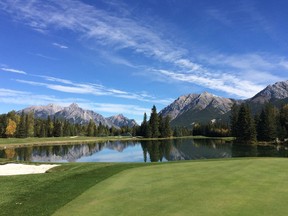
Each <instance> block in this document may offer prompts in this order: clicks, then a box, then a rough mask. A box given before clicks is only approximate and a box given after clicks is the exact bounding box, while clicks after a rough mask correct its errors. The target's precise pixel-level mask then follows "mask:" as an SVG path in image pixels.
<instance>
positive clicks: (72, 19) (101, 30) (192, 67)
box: [0, 0, 286, 101]
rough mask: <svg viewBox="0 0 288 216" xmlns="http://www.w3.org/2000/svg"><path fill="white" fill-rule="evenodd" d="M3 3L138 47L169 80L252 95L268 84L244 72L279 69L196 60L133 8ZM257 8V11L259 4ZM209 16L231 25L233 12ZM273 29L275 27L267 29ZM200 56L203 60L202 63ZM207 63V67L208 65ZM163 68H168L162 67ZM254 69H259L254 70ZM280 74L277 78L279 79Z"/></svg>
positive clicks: (30, 18)
mask: <svg viewBox="0 0 288 216" xmlns="http://www.w3.org/2000/svg"><path fill="white" fill-rule="evenodd" d="M115 4H117V3H115V2H114V3H113V5H114V6H115ZM0 7H1V8H2V10H5V11H6V12H8V13H11V14H12V15H15V16H13V17H14V19H16V20H17V21H19V22H23V21H24V22H25V24H26V25H28V26H30V27H31V28H33V29H35V30H37V31H40V32H41V31H43V32H47V31H48V32H49V31H53V30H59V29H64V30H69V31H71V32H74V33H76V34H78V35H79V37H80V38H81V40H87V41H90V40H91V41H93V42H96V43H97V45H100V46H103V47H105V48H111V50H113V51H114V52H116V53H117V52H120V51H130V52H131V51H132V53H133V54H135V55H141V56H142V57H145V58H149V59H153V60H156V61H157V64H156V65H157V67H158V68H156V69H153V71H154V72H155V71H158V72H159V74H161V75H162V76H166V78H169V79H173V80H178V81H181V82H188V83H192V84H197V85H201V86H204V87H207V88H210V89H214V90H219V91H223V92H226V93H228V94H231V95H235V96H239V97H249V96H251V95H253V94H255V93H256V92H257V91H258V90H261V89H262V88H263V87H264V83H259V82H258V81H257V80H255V79H253V77H251V76H243V74H246V75H247V74H249V73H251V71H253V72H261V71H262V72H263V71H264V72H265V74H266V75H267V77H269V75H271V76H272V77H273V73H272V72H270V71H269V70H268V69H269V68H270V69H271V68H272V67H273V65H271V64H270V63H269V62H268V64H266V67H265V69H262V70H258V69H259V68H257V70H256V69H255V67H254V66H255V65H256V64H257V65H263V67H264V66H265V63H267V61H264V62H261V60H262V59H261V58H258V57H257V56H250V57H249V58H245V56H244V58H242V59H241V58H240V59H236V58H233V57H229V56H228V55H223V57H221V56H217V58H218V59H217V58H212V59H210V60H207V59H208V58H206V59H205V60H204V61H203V59H202V60H201V59H198V57H196V56H195V57H194V58H193V57H192V58H191V57H190V55H189V51H188V50H186V49H185V48H181V46H179V44H178V43H177V42H176V41H174V40H172V39H169V37H167V35H166V34H165V35H164V34H161V33H159V32H162V31H159V29H157V28H155V27H153V26H149V24H147V23H142V22H141V21H139V20H137V19H135V18H133V17H131V16H129V13H127V11H126V12H125V13H124V12H123V14H122V15H121V16H116V15H115V14H117V13H110V12H107V11H104V10H101V9H99V8H96V7H93V6H91V5H88V4H85V3H83V2H80V1H69V0H62V1H56V0H51V1H49V2H46V1H45V2H43V1H29V2H27V1H21V0H15V1H9V0H6V1H2V4H1V5H0ZM119 7H120V9H119V11H125V10H121V8H122V7H125V6H123V4H121V5H119ZM251 8H252V9H253V7H250V9H251ZM43 11H45V13H43ZM208 14H209V15H210V17H212V18H213V19H216V20H218V21H220V22H222V23H223V24H225V25H229V24H230V20H229V19H228V16H227V15H225V14H221V12H220V11H218V10H216V9H212V10H210V11H208ZM256 15H257V14H256ZM256 15H255V17H254V19H256V20H258V21H259V22H262V24H263V28H266V29H267V26H268V24H266V23H264V21H263V20H264V18H263V17H261V16H260V15H259V16H258V17H257V16H256ZM267 31H269V30H268V29H267ZM54 45H55V44H54ZM59 45H60V44H59ZM98 47H99V46H98ZM43 57H44V56H43ZM242 57H243V56H242ZM195 59H196V60H197V59H198V61H196V60H195ZM213 60H214V62H213ZM247 60H248V61H247ZM112 61H114V62H116V63H120V64H123V65H125V64H126V65H127V66H133V64H132V63H130V62H129V61H126V60H124V59H121V58H114V59H112ZM205 61H206V63H207V65H206V64H204V63H203V62H205ZM219 62H220V63H219ZM162 63H164V64H162ZM220 64H222V68H221V67H220V68H219V69H217V66H218V67H219V66H221V65H220ZM159 65H160V66H159ZM285 65H286V64H285V62H284V64H283V63H282V66H284V67H285ZM147 67H148V66H147ZM149 67H153V66H149ZM229 67H230V68H233V69H236V73H235V71H233V70H232V72H231V71H230V70H228V69H229ZM257 67H258V66H257ZM159 68H160V69H163V70H159ZM170 68H175V70H173V72H172V71H171V69H170ZM251 68H252V69H254V70H251ZM271 70H272V69H271ZM243 72H244V73H243ZM271 76H270V77H271ZM274 78H275V79H277V77H274ZM50 81H51V80H50ZM63 84H69V83H63ZM45 86H46V87H47V88H50V89H54V90H57V91H62V92H70V93H83V94H86V93H87V94H90V93H91V94H95V95H113V96H115V97H122V98H131V99H138V100H142V101H151V100H150V99H147V98H143V97H141V95H140V97H139V94H133V93H128V92H125V91H124V92H121V93H119V92H117V91H116V93H115V92H113V89H108V90H104V89H102V88H101V87H99V86H98V87H95V86H94V85H93V84H81V85H80V84H75V83H72V84H71V83H70V86H65V85H55V84H45ZM245 88H247V89H246V91H244V89H245Z"/></svg>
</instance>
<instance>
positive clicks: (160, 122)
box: [158, 115, 165, 138]
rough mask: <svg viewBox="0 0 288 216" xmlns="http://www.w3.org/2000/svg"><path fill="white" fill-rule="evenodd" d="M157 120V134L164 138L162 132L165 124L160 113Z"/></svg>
mask: <svg viewBox="0 0 288 216" xmlns="http://www.w3.org/2000/svg"><path fill="white" fill-rule="evenodd" d="M158 122H159V134H160V137H161V138H164V137H165V134H164V128H165V126H164V120H163V117H162V115H159V116H158Z"/></svg>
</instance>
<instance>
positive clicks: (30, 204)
mask: <svg viewBox="0 0 288 216" xmlns="http://www.w3.org/2000/svg"><path fill="white" fill-rule="evenodd" d="M141 166H145V164H140V163H139V164H115V163H114V164H109V163H90V164H89V163H85V164H84V163H83V164H80V163H79V164H63V165H61V166H60V167H56V168H54V169H52V171H53V172H51V173H46V174H36V175H22V176H0V191H1V196H0V209H1V211H0V215H29V216H33V215H35V216H38V215H51V214H52V213H53V212H55V211H56V210H57V209H59V208H61V207H62V206H63V205H65V204H66V203H67V202H70V201H72V200H73V199H75V198H77V197H78V196H79V195H81V194H82V193H83V192H85V191H86V190H88V189H89V188H90V187H92V186H94V185H96V184H98V183H99V182H101V181H103V180H105V179H107V178H109V177H111V176H113V175H115V174H116V173H119V172H121V171H123V170H127V169H130V168H132V167H141Z"/></svg>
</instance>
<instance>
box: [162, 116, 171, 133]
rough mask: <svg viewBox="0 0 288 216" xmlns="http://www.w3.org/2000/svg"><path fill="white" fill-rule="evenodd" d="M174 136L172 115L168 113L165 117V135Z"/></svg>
mask: <svg viewBox="0 0 288 216" xmlns="http://www.w3.org/2000/svg"><path fill="white" fill-rule="evenodd" d="M171 136H172V129H171V126H170V117H169V116H168V115H167V116H166V117H165V118H164V130H163V137H171Z"/></svg>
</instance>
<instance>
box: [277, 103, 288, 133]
mask: <svg viewBox="0 0 288 216" xmlns="http://www.w3.org/2000/svg"><path fill="white" fill-rule="evenodd" d="M279 121H280V124H281V126H282V128H283V130H284V131H285V132H286V133H285V132H284V137H286V138H287V137H288V134H287V133H288V104H286V105H284V106H283V107H282V108H281V110H280V117H279Z"/></svg>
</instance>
